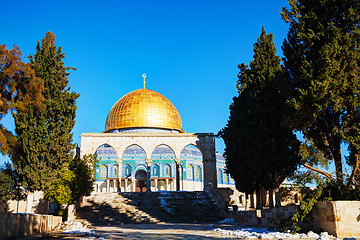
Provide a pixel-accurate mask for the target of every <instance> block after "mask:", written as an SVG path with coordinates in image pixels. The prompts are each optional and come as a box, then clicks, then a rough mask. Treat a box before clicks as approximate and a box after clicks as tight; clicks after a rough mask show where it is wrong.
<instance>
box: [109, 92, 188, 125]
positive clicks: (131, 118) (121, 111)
mask: <svg viewBox="0 0 360 240" xmlns="http://www.w3.org/2000/svg"><path fill="white" fill-rule="evenodd" d="M140 128H141V129H146V128H148V129H165V130H175V131H179V132H183V130H182V122H181V118H180V114H179V112H178V111H177V109H176V108H175V106H174V105H173V104H172V103H171V102H170V101H169V100H168V99H167V98H166V97H164V96H163V95H161V94H160V93H158V92H155V91H153V90H150V89H146V88H143V89H138V90H135V91H132V92H130V93H128V94H126V95H125V96H123V97H122V98H120V99H119V100H118V101H117V102H116V103H115V104H114V106H113V107H112V108H111V110H110V112H109V114H108V116H107V119H106V124H105V132H112V131H114V130H122V129H140Z"/></svg>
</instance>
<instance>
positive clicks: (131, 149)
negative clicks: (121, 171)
mask: <svg viewBox="0 0 360 240" xmlns="http://www.w3.org/2000/svg"><path fill="white" fill-rule="evenodd" d="M146 158H147V155H146V152H145V150H144V149H143V148H142V147H141V146H140V145H138V144H131V145H129V146H127V147H126V148H125V150H124V152H123V154H122V159H123V160H131V159H139V160H140V159H146Z"/></svg>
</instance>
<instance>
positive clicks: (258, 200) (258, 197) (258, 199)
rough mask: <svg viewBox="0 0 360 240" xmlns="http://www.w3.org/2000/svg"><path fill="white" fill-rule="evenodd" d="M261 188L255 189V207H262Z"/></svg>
mask: <svg viewBox="0 0 360 240" xmlns="http://www.w3.org/2000/svg"><path fill="white" fill-rule="evenodd" d="M262 195H263V194H262V190H261V189H256V209H262V208H263V196H262Z"/></svg>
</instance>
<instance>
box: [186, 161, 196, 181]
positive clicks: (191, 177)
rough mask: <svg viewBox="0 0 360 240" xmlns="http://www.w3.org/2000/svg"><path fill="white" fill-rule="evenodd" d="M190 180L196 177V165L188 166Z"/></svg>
mask: <svg viewBox="0 0 360 240" xmlns="http://www.w3.org/2000/svg"><path fill="white" fill-rule="evenodd" d="M187 178H188V179H189V180H192V179H194V167H193V166H192V165H189V168H188V177H187Z"/></svg>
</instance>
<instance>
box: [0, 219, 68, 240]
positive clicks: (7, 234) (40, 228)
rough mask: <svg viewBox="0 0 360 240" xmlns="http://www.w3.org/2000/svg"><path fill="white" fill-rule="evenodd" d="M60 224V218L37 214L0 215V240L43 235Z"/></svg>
mask: <svg viewBox="0 0 360 240" xmlns="http://www.w3.org/2000/svg"><path fill="white" fill-rule="evenodd" d="M61 222H62V217H59V216H52V215H38V214H13V213H0V239H7V238H16V237H23V236H29V235H32V234H38V233H45V232H48V231H51V230H52V229H54V228H55V227H56V226H57V225H59V224H60V223H61Z"/></svg>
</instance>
